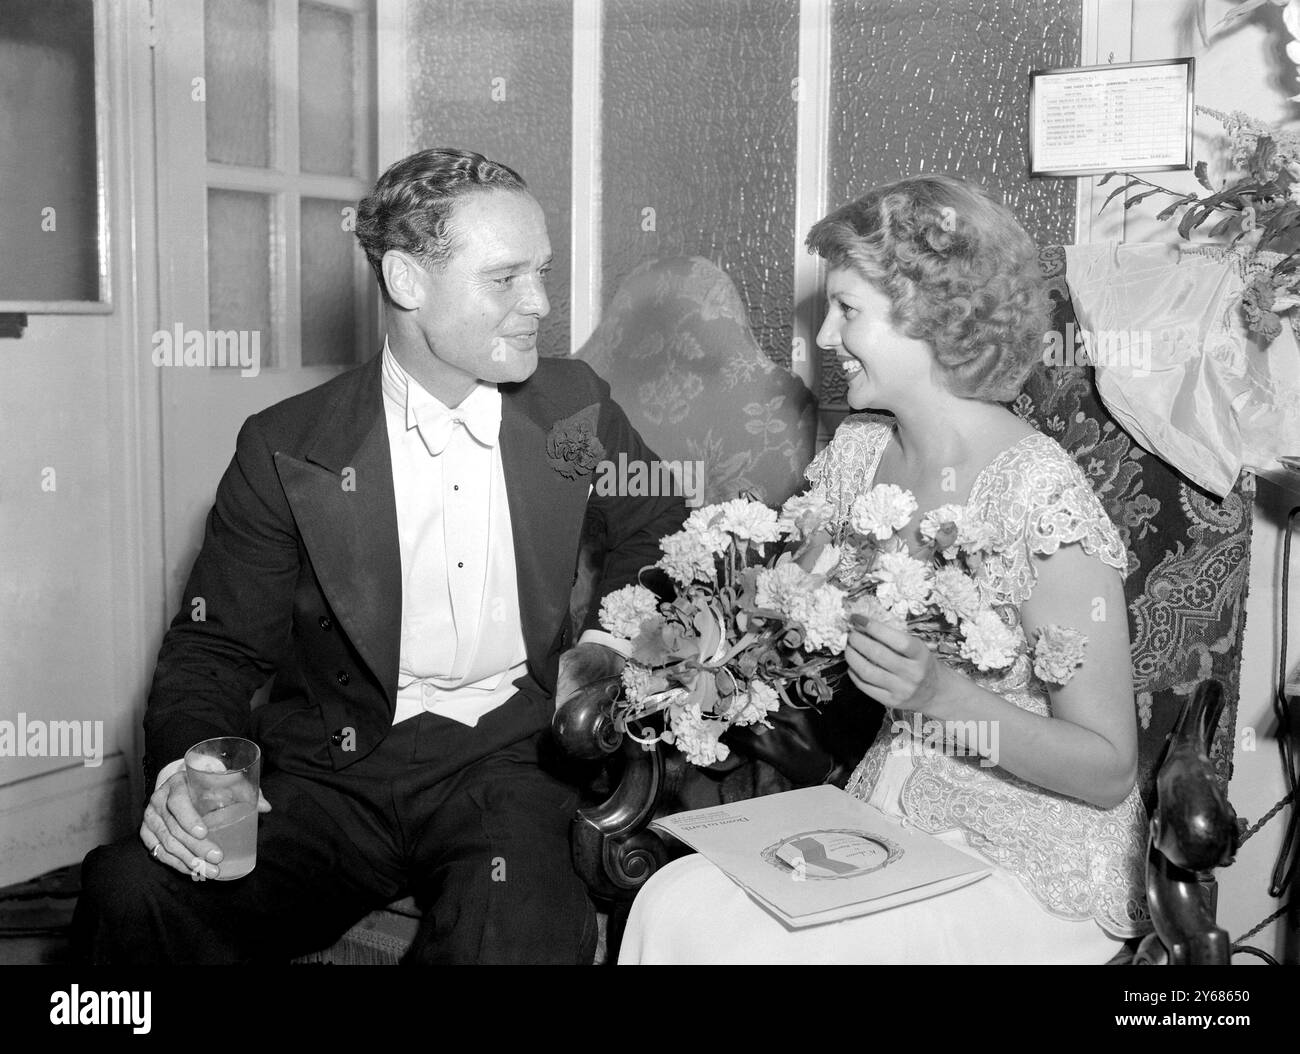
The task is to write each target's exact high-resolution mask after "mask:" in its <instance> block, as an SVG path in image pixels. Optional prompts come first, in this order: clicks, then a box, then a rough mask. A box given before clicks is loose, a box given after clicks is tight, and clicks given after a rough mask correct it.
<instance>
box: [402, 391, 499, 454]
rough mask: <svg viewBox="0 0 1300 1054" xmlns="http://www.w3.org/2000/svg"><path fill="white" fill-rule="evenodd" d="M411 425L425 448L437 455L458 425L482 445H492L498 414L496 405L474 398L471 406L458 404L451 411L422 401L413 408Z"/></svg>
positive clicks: (495, 435) (495, 434) (497, 432)
mask: <svg viewBox="0 0 1300 1054" xmlns="http://www.w3.org/2000/svg"><path fill="white" fill-rule="evenodd" d="M415 424H416V427H417V428H418V429H419V430H420V438H421V439H422V440H423V441H424V445H425V447H426V448H427V449H428V451H429V453H430V454H432V455H434V456H435V457H437V456H438V455H439V454H441V453H442V452H443V451H444V450H446V449H447V444H448V443H450V442H451V433H452V431H453V430H454V429H455V428H456V427H458V426H461V425H463V426H464V427H465V428H466V429H467V430H468V431H469V434H470V435H472V436H473V437H474V438H475V439H477V440H478V441H479V442H480V443H482V444H483V445H484V446H489V447H491V446H496V445H497V437H498V435H499V434H500V432H501V414H500V412H499V408H498V407H496V406H493V405H492V404H491V403H490V402H489V403H487V404H486V405H484V403H483V402H481V401H477V400H476V401H475V405H473V406H468V407H467V406H464V405H461V406H458V407H456V408H455V409H452V410H449V409H447V408H446V407H445V406H434V405H432V404H430V403H424V404H422V405H420V406H417V407H415Z"/></svg>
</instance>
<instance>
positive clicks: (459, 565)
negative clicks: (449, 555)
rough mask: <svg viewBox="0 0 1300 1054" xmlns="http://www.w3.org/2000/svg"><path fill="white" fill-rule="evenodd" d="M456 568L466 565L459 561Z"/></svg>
mask: <svg viewBox="0 0 1300 1054" xmlns="http://www.w3.org/2000/svg"><path fill="white" fill-rule="evenodd" d="M456 566H457V567H464V566H465V565H464V564H463V563H461V562H460V561H459V560H457V561H456Z"/></svg>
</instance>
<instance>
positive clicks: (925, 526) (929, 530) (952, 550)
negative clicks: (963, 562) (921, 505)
mask: <svg viewBox="0 0 1300 1054" xmlns="http://www.w3.org/2000/svg"><path fill="white" fill-rule="evenodd" d="M968 515H969V514H968V513H967V512H966V509H965V507H964V506H961V505H940V506H939V507H938V508H937V509H931V510H930V511H929V512H927V513H926V514H925V515H924V516H922V517H921V525H920V527H919V528H918V529H919V531H920V533H921V537H922V538H924V539H925V540H926V541H927V542H933V541H936V540H937V539H938V535H939V533H940V532H941V531H943V530H944V528H945V527H947V528H950V529H951V530H952V531H953V532H954V533H953V534H952V538H953V542H952V544H951V545H947V546H945V547H944V548H943V549H941V550H939V552H940V555H941V556H943V558H944V559H945V560H955V559H956V558H957V544H956V539H957V538H958V537H960V535H961V529H962V525H963V524H964V523H965V522H966V519H967V517H968Z"/></svg>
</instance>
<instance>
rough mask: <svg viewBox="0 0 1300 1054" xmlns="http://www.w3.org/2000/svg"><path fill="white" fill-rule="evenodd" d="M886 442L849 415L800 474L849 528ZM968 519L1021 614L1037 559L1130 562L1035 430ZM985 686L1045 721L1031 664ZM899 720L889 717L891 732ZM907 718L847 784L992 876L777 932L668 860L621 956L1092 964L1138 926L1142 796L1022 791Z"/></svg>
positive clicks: (983, 680)
mask: <svg viewBox="0 0 1300 1054" xmlns="http://www.w3.org/2000/svg"><path fill="white" fill-rule="evenodd" d="M891 435H892V430H891V429H890V428H889V427H888V426H886V425H884V424H882V423H880V422H878V421H875V420H872V419H870V418H864V417H858V418H849V419H848V420H846V421H845V422H844V424H842V425H841V426H840V428H839V430H838V431H837V432H836V435H835V438H834V440H833V441H832V442H831V444H830V445H829V446H828V447H827V448H826V449H825V450H824V451H823V452H822V453H821V454H819V455H818V456H817V457H816V458H815V459H814V461H813V463H812V464H811V465H809V466H808V470H807V476H808V478H809V480H810V481H811V482H812V483H813V485H814V489H815V490H817V491H819V492H820V493H822V494H824V496H825V497H827V498H828V499H829V500H830V501H832V502H833V503H834V504H835V505H836V508H837V511H838V513H839V515H840V517H841V518H847V516H848V511H849V507H850V506H851V505H852V503H853V499H854V498H855V497H857V496H858V495H860V494H863V493H865V492H866V491H867V490H868V489H870V486H871V483H872V481H873V479H874V477H875V474H876V469H877V466H878V465H879V463H880V458H881V455H882V454H883V453H884V450H885V447H886V446H887V445H888V443H889V440H890V437H891ZM967 504H968V507H969V508H971V509H972V511H974V512H975V513H976V514H978V515H980V516H981V517H982V518H983V519H985V520H986V521H987V522H989V523H990V524H991V525H993V526H994V527H995V528H996V529H997V530H998V532H999V533H1000V535H1001V539H1000V541H1001V544H1002V551H1001V553H1000V554H999V555H998V556H996V557H995V558H994V559H993V561H992V563H991V566H990V571H991V572H992V575H991V578H992V580H993V584H994V589H995V593H996V597H995V600H996V602H998V603H1007V604H1016V605H1019V604H1021V603H1023V602H1024V601H1025V600H1026V599H1028V597H1029V595H1030V593H1031V592H1032V590H1033V586H1034V567H1033V556H1034V555H1035V554H1050V553H1054V552H1056V550H1057V549H1058V548H1059V547H1060V546H1062V545H1073V544H1078V545H1081V546H1082V547H1083V549H1084V551H1085V552H1087V553H1088V554H1089V555H1092V556H1095V557H1096V558H1098V559H1100V560H1102V561H1103V562H1104V563H1106V564H1108V565H1109V566H1111V567H1114V568H1117V569H1119V570H1120V571H1121V572H1122V571H1123V569H1124V567H1125V552H1124V547H1123V544H1122V543H1121V541H1120V538H1119V535H1118V533H1117V532H1116V530H1115V528H1114V525H1113V524H1112V523H1111V522H1110V520H1109V518H1108V517H1107V516H1106V513H1105V511H1104V510H1103V509H1102V507H1101V503H1100V502H1099V501H1098V500H1097V498H1096V496H1095V495H1094V494H1093V492H1092V489H1091V488H1090V487H1089V485H1088V482H1087V479H1086V478H1085V477H1084V475H1083V473H1082V472H1081V471H1080V470H1079V468H1078V466H1077V465H1076V464H1075V463H1074V461H1073V460H1072V459H1071V458H1070V457H1069V456H1068V455H1067V454H1066V453H1065V451H1063V450H1062V449H1061V448H1060V446H1059V445H1058V444H1057V443H1055V442H1054V441H1053V440H1051V439H1049V438H1048V437H1046V436H1043V435H1040V434H1037V433H1035V434H1034V435H1030V436H1026V437H1025V438H1023V439H1022V440H1020V441H1019V442H1017V443H1015V444H1013V445H1012V446H1011V447H1009V448H1007V449H1006V450H1004V451H1003V452H1002V453H1001V454H999V455H998V456H997V457H996V458H994V459H993V461H992V462H990V463H989V465H988V466H986V467H985V468H984V470H983V471H982V472H981V473H980V474H979V476H978V477H977V478H976V480H975V483H974V485H973V486H972V488H971V494H970V498H969V499H968V502H967ZM975 679H977V680H978V681H979V683H980V684H982V685H983V686H984V687H985V688H987V689H989V690H990V691H994V692H997V693H998V694H999V695H1001V696H1003V697H1004V698H1005V699H1007V700H1008V701H1010V702H1013V703H1015V705H1017V706H1019V707H1021V708H1022V709H1025V710H1029V711H1031V712H1033V713H1036V714H1044V715H1046V714H1049V713H1050V701H1049V697H1048V693H1047V689H1046V687H1045V686H1044V685H1043V684H1042V682H1040V681H1039V680H1038V679H1037V678H1036V677H1035V676H1034V674H1033V672H1032V670H1031V669H1030V664H1029V661H1028V660H1027V659H1024V658H1022V659H1021V660H1019V661H1018V662H1017V663H1016V664H1015V665H1014V666H1013V667H1012V668H1011V669H1010V670H1009V671H1006V672H1003V673H1000V674H997V675H994V674H976V675H975ZM896 719H898V720H897V721H896ZM913 727H914V723H913V722H912V720H911V715H910V714H904V713H901V712H897V711H888V712H887V713H886V715H885V719H884V722H883V723H882V725H881V731H880V733H879V735H878V736H877V738H876V741H875V743H874V744H873V745H872V747H871V749H870V750H869V751H868V752H867V755H866V757H865V758H863V760H862V763H861V764H860V765H859V766H858V767H857V769H856V771H855V772H854V773H853V776H852V777H851V778H850V780H849V783H848V786H847V788H846V789H847V790H848V791H849V792H850V793H851V794H854V795H856V796H858V797H860V798H863V799H865V800H866V801H868V802H869V803H870V804H872V805H874V806H876V807H877V808H879V809H881V810H883V811H884V812H887V813H889V814H891V815H894V816H898V817H900V818H902V819H904V820H905V821H906V822H908V823H911V824H915V825H916V826H917V827H918V828H920V829H921V830H924V831H928V832H930V833H932V834H935V835H936V836H937V837H939V838H941V839H942V840H943V841H945V842H947V843H948V844H950V845H953V846H956V847H957V848H959V849H963V850H965V851H967V852H971V853H973V854H974V855H976V856H978V857H980V858H981V859H982V861H983V862H984V863H986V864H992V865H993V871H992V874H990V875H989V876H988V877H987V878H985V879H982V880H980V881H979V882H976V883H974V884H973V885H970V886H967V887H964V888H963V889H960V890H957V891H954V892H952V893H947V894H944V895H943V896H940V897H935V898H932V899H929V900H924V901H919V902H917V903H914V904H909V905H905V906H903V907H899V908H894V909H891V910H889V911H884V912H880V913H877V914H874V915H867V916H864V917H861V918H857V919H850V920H847V921H845V922H839V923H833V924H831V925H827V926H816V927H812V928H809V929H805V930H796V931H790V930H786V929H785V928H784V927H783V926H782V925H781V924H780V923H779V922H777V921H776V920H775V919H774V918H773V917H772V916H770V915H769V914H768V913H767V912H766V911H764V910H763V909H762V908H760V907H758V906H757V904H755V903H754V902H753V901H751V900H750V899H749V898H748V896H747V895H746V894H745V893H744V892H743V891H742V890H741V889H740V887H739V886H737V885H736V884H735V883H733V882H731V880H730V879H728V878H726V876H725V875H723V874H722V873H721V872H720V871H718V870H717V869H716V868H714V867H713V865H711V864H709V863H708V862H707V861H706V860H704V859H703V858H702V857H700V856H690V857H686V858H684V859H683V860H679V861H676V862H674V863H673V864H671V865H669V866H668V867H666V868H665V869H664V870H663V871H661V872H660V873H659V874H657V875H655V876H654V877H653V878H652V879H651V880H650V882H649V883H647V885H646V887H645V889H643V890H642V892H641V894H640V895H639V896H638V897H637V900H636V902H635V904H634V905H633V908H632V915H631V917H630V919H629V921H628V927H627V932H626V934H625V936H624V940H623V947H622V954H621V956H620V961H622V962H745V961H749V962H757V961H771V962H880V963H905V962H918V963H925V962H1044V963H1049V962H1083V963H1089V962H1104V961H1105V960H1106V959H1107V958H1109V957H1110V956H1111V955H1112V954H1114V952H1115V951H1116V950H1117V947H1118V946H1117V943H1116V939H1117V938H1122V937H1129V936H1133V935H1135V934H1138V933H1141V932H1144V931H1145V930H1146V929H1147V928H1149V926H1148V924H1147V918H1146V909H1145V901H1144V897H1143V892H1142V888H1143V882H1142V876H1143V870H1144V860H1145V846H1146V817H1145V814H1144V811H1143V808H1142V804H1141V799H1140V797H1139V795H1138V790H1137V788H1136V787H1135V788H1134V789H1133V790H1132V791H1131V792H1130V793H1129V795H1128V797H1127V798H1126V799H1125V800H1124V801H1123V802H1122V803H1121V804H1119V805H1118V806H1116V807H1114V808H1112V809H1102V808H1098V807H1097V806H1093V805H1089V804H1088V803H1086V802H1083V801H1080V800H1078V799H1075V798H1070V797H1066V796H1064V795H1060V794H1056V793H1054V792H1052V791H1047V790H1044V789H1043V788H1041V787H1037V786H1034V785H1033V784H1030V783H1027V782H1025V781H1023V780H1021V779H1018V778H1017V777H1015V776H1012V775H1011V774H1009V773H1007V772H1005V771H1004V770H1002V769H1000V768H997V767H984V766H981V765H980V764H979V760H980V759H979V758H978V757H973V756H971V757H960V756H958V757H952V756H948V755H946V754H944V753H942V752H936V751H933V750H928V751H927V750H925V749H922V746H921V744H919V743H913V742H912V741H911V737H912V728H913Z"/></svg>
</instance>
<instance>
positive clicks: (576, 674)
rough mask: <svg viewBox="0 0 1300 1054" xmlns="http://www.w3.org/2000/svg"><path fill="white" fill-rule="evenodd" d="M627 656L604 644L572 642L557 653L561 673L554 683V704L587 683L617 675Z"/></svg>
mask: <svg viewBox="0 0 1300 1054" xmlns="http://www.w3.org/2000/svg"><path fill="white" fill-rule="evenodd" d="M626 662H627V660H626V659H625V658H623V656H622V655H620V654H619V653H618V652H616V651H614V650H613V649H612V648H606V647H605V646H604V645H603V644H593V643H590V642H588V643H586V644H575V645H574V646H573V647H572V648H570V649H569V650H568V651H566V652H564V653H563V654H562V655H561V656H560V676H559V679H558V681H557V682H556V685H555V708H556V709H557V710H558V709H559V708H560V707H561V706H563V705H564V704H565V703H566V702H568V700H569V699H570V698H571V697H572V696H573V695H575V694H577V693H578V692H580V691H581V690H582V689H583V688H586V687H587V685H589V684H594V683H595V682H596V681H603V680H606V679H607V678H610V677H617V676H618V675H619V674H620V673H622V672H623V664H624V663H626Z"/></svg>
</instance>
